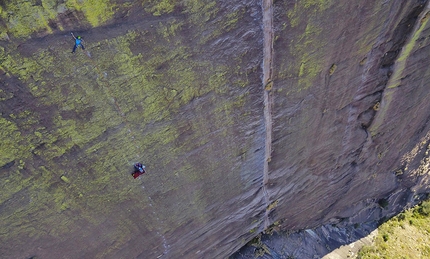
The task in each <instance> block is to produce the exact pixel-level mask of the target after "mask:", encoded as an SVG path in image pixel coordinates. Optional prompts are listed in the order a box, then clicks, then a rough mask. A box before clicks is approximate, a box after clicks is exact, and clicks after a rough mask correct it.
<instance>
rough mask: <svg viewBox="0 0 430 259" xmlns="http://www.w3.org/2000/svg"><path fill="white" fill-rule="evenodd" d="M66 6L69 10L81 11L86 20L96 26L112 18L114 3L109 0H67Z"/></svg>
mask: <svg viewBox="0 0 430 259" xmlns="http://www.w3.org/2000/svg"><path fill="white" fill-rule="evenodd" d="M65 4H66V6H67V7H68V8H69V9H71V10H76V11H80V12H83V13H84V15H85V18H86V19H87V21H88V22H89V23H90V24H91V25H92V26H93V27H97V26H99V25H101V24H103V23H105V22H106V21H108V20H109V19H111V18H112V16H113V14H114V12H113V9H114V8H115V5H114V4H113V3H111V1H109V0H86V1H79V0H67V2H66V3H65Z"/></svg>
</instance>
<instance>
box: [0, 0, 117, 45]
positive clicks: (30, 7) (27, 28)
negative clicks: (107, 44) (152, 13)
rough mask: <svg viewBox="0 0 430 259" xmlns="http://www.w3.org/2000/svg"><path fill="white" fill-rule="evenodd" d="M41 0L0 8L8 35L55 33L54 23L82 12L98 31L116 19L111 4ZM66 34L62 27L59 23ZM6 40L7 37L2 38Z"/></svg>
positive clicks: (20, 1) (101, 0)
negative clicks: (100, 26)
mask: <svg viewBox="0 0 430 259" xmlns="http://www.w3.org/2000/svg"><path fill="white" fill-rule="evenodd" d="M60 2H63V3H61V4H60V3H59V1H57V0H40V1H27V0H17V1H7V2H6V3H5V5H4V7H3V8H2V7H0V18H1V19H2V20H4V21H5V24H6V28H7V31H8V33H10V34H11V35H14V36H15V37H26V36H29V35H31V34H32V33H34V32H46V33H52V30H53V29H52V28H51V26H50V22H51V21H56V20H57V16H58V15H59V14H61V13H64V12H65V11H67V10H69V11H72V12H81V13H83V14H84V16H85V18H86V21H87V22H88V23H89V24H91V26H93V27H97V26H99V25H101V24H102V23H104V22H106V21H108V20H109V19H111V18H112V16H113V8H114V7H115V5H113V4H112V3H110V1H109V0H86V1H78V0H66V1H60ZM56 25H57V26H58V29H59V30H63V28H62V26H61V23H56ZM2 37H4V36H2Z"/></svg>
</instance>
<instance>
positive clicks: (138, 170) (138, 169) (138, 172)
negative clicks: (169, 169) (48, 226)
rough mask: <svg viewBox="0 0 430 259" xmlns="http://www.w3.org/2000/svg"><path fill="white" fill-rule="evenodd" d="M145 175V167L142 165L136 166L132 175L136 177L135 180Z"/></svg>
mask: <svg viewBox="0 0 430 259" xmlns="http://www.w3.org/2000/svg"><path fill="white" fill-rule="evenodd" d="M144 173H146V172H145V166H144V165H142V164H141V163H136V164H134V172H133V173H132V174H131V175H132V176H133V177H134V179H136V178H137V177H139V176H141V175H142V174H144Z"/></svg>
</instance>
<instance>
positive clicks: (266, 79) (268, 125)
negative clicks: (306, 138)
mask: <svg viewBox="0 0 430 259" xmlns="http://www.w3.org/2000/svg"><path fill="white" fill-rule="evenodd" d="M263 34H264V45H263V87H264V124H265V132H266V137H265V156H264V167H263V187H262V188H263V195H264V200H265V203H266V210H265V213H264V229H267V228H268V227H269V225H270V220H269V213H270V210H269V209H268V208H269V205H270V197H269V193H268V190H267V184H268V181H269V162H270V160H271V155H272V102H273V96H272V87H273V82H272V68H273V0H263Z"/></svg>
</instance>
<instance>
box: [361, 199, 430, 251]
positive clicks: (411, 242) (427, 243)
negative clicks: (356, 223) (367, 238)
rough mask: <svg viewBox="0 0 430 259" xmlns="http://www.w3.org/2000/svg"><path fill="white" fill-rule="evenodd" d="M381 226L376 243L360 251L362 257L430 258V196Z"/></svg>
mask: <svg viewBox="0 0 430 259" xmlns="http://www.w3.org/2000/svg"><path fill="white" fill-rule="evenodd" d="M378 230H379V231H378V235H377V236H376V238H375V241H374V244H373V245H370V246H364V247H363V248H362V249H361V250H360V251H359V253H358V258H359V259H371V258H372V259H373V258H386V259H389V258H408V259H413V258H430V200H427V201H424V202H422V203H421V204H419V205H418V206H416V207H414V208H412V209H409V210H406V211H404V212H402V213H400V214H399V215H397V216H395V217H393V218H391V219H390V220H388V221H386V222H385V223H383V224H382V225H380V226H379V228H378Z"/></svg>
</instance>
